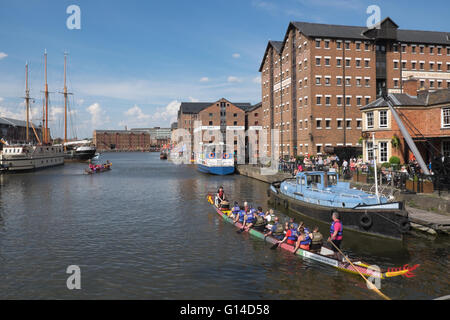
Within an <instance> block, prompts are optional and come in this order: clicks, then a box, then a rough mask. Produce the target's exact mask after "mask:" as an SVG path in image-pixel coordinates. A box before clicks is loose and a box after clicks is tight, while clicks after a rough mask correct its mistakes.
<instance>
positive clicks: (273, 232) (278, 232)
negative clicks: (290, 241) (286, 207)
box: [264, 217, 284, 240]
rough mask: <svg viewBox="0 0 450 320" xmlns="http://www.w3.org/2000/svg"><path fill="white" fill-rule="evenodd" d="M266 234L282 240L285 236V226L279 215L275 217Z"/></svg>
mask: <svg viewBox="0 0 450 320" xmlns="http://www.w3.org/2000/svg"><path fill="white" fill-rule="evenodd" d="M264 236H266V237H268V236H273V237H274V238H275V239H278V240H282V239H283V238H284V226H283V224H282V223H281V222H280V221H279V219H278V217H275V219H274V224H273V226H272V228H271V229H270V231H269V232H267V233H266V234H264Z"/></svg>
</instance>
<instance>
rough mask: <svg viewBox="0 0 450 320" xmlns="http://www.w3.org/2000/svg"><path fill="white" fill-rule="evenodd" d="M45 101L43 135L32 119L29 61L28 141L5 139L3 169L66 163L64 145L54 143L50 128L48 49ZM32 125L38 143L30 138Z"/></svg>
mask: <svg viewBox="0 0 450 320" xmlns="http://www.w3.org/2000/svg"><path fill="white" fill-rule="evenodd" d="M44 62H45V63H44V65H45V69H44V74H45V88H44V103H43V119H42V122H43V125H42V137H39V135H38V134H37V132H36V129H35V128H34V125H33V123H32V122H31V121H30V100H32V98H30V89H29V88H28V63H27V64H26V65H25V104H26V143H21V144H9V143H7V142H6V141H5V140H4V139H2V140H1V142H2V150H1V153H0V166H1V168H2V169H3V170H8V171H24V170H35V169H43V168H48V167H53V166H57V165H63V164H64V148H63V145H61V144H59V145H52V144H51V139H50V135H49V128H48V96H49V91H48V84H47V51H45V53H44ZM30 125H31V128H32V129H33V133H34V135H35V137H36V140H37V141H38V144H33V143H32V141H31V140H32V139H30ZM41 138H42V139H41Z"/></svg>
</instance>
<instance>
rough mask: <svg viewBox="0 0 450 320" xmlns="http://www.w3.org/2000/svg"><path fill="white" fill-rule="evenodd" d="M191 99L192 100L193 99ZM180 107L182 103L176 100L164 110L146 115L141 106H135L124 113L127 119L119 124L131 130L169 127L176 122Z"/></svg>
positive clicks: (160, 109)
mask: <svg viewBox="0 0 450 320" xmlns="http://www.w3.org/2000/svg"><path fill="white" fill-rule="evenodd" d="M190 99H191V100H192V98H190ZM180 105H181V103H180V102H178V101H176V100H174V101H172V102H170V103H169V104H168V105H166V106H165V107H164V108H159V109H158V110H157V111H156V112H154V113H152V114H146V113H144V112H143V111H142V109H141V108H140V107H139V106H137V105H135V106H134V107H132V108H130V109H128V110H127V111H125V112H124V115H125V119H123V120H121V121H120V122H119V126H124V125H127V126H129V127H130V128H132V127H151V126H154V125H155V124H158V125H161V126H163V125H167V126H168V125H170V124H171V123H172V122H175V121H176V119H177V115H178V110H179V109H180ZM162 122H165V124H163V123H162Z"/></svg>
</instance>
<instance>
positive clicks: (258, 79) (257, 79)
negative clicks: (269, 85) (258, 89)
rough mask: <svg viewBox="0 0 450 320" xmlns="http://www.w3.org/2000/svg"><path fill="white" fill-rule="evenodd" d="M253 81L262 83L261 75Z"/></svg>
mask: <svg viewBox="0 0 450 320" xmlns="http://www.w3.org/2000/svg"><path fill="white" fill-rule="evenodd" d="M252 82H254V83H261V77H254V78H253V80H252Z"/></svg>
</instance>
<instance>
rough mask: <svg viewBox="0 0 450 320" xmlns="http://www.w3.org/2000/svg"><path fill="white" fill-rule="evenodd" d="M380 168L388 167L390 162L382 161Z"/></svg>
mask: <svg viewBox="0 0 450 320" xmlns="http://www.w3.org/2000/svg"><path fill="white" fill-rule="evenodd" d="M381 167H382V168H390V167H391V164H390V163H389V162H384V163H383V164H381Z"/></svg>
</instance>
